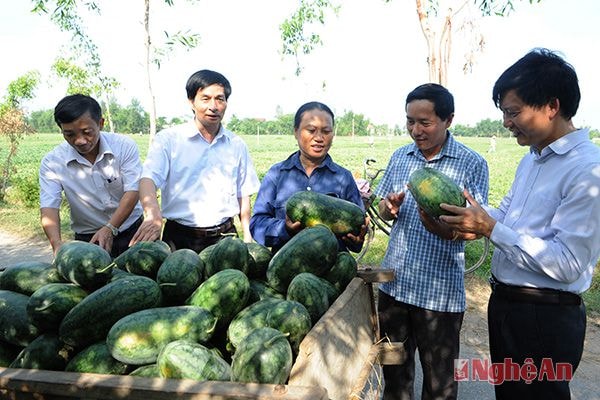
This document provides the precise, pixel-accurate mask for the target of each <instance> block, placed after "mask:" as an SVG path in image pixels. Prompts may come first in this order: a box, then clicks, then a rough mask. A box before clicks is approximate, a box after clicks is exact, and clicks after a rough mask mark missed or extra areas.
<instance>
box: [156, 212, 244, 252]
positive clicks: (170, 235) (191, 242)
mask: <svg viewBox="0 0 600 400" xmlns="http://www.w3.org/2000/svg"><path fill="white" fill-rule="evenodd" d="M232 235H233V236H236V237H237V236H238V233H237V230H236V229H235V225H234V224H233V218H230V219H228V220H227V221H225V222H224V223H222V224H221V225H217V226H212V227H208V228H193V227H189V226H185V225H182V224H179V223H177V222H175V221H171V220H167V222H166V223H165V229H164V230H163V234H162V240H163V242H165V243H167V244H168V245H169V246H170V247H171V250H172V251H175V250H178V249H192V250H194V251H195V252H196V253H200V252H201V251H202V250H204V249H205V248H207V247H208V246H210V245H213V244H215V243H217V242H218V241H219V240H221V239H223V238H224V237H226V236H232Z"/></svg>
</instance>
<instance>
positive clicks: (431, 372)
mask: <svg viewBox="0 0 600 400" xmlns="http://www.w3.org/2000/svg"><path fill="white" fill-rule="evenodd" d="M378 295H379V299H378V311H379V324H380V333H381V337H382V338H384V339H383V340H388V339H389V340H390V341H392V342H402V343H404V348H405V350H406V357H407V359H406V361H405V362H404V363H403V364H401V365H384V367H383V376H384V379H385V391H384V399H385V400H390V399H391V400H396V399H402V400H408V399H413V398H414V379H415V351H416V350H417V349H418V350H419V359H420V361H421V366H422V369H423V389H422V392H421V398H422V399H423V400H430V399H456V397H457V395H458V382H457V381H455V380H454V360H455V359H456V358H458V356H459V347H460V328H461V326H462V320H463V315H464V313H450V312H437V311H431V310H426V309H424V308H420V307H415V306H412V305H409V304H405V303H402V302H398V301H396V300H395V299H394V298H393V297H391V296H389V295H387V294H385V293H383V292H382V291H379V293H378ZM386 336H387V338H385V337H386ZM513 400H514V399H513Z"/></svg>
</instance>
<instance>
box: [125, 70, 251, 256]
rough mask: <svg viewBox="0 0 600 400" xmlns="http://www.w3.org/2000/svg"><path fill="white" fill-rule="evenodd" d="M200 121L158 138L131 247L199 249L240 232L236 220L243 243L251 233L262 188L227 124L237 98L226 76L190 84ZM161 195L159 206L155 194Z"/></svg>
mask: <svg viewBox="0 0 600 400" xmlns="http://www.w3.org/2000/svg"><path fill="white" fill-rule="evenodd" d="M186 92H187V97H188V100H189V103H190V105H191V107H192V110H193V112H194V120H193V121H192V122H190V123H187V124H182V125H179V126H175V127H173V128H167V129H165V130H163V131H161V132H159V133H158V134H157V135H156V138H155V139H154V141H153V142H152V145H151V146H150V149H149V150H148V155H147V157H146V160H145V162H144V169H143V172H142V179H141V180H140V201H141V202H142V206H143V207H144V222H143V223H142V225H141V226H140V228H139V229H138V231H137V233H136V234H135V236H134V237H133V240H132V244H133V243H135V242H138V241H144V240H156V239H158V238H160V237H161V228H162V224H163V217H164V218H165V219H166V222H165V227H164V231H163V232H162V240H163V241H165V242H167V243H168V244H169V245H170V246H171V249H173V250H176V249H182V248H188V249H192V250H194V251H196V252H200V251H201V250H203V249H204V248H206V247H208V246H210V245H212V244H214V243H216V242H217V241H219V240H220V239H222V238H223V237H224V236H223V235H224V234H228V233H231V234H234V235H237V229H236V227H235V225H234V220H233V217H234V216H236V215H238V216H239V219H240V225H241V229H242V233H243V239H244V241H245V242H251V241H252V235H251V234H250V211H251V207H250V195H252V194H254V193H256V192H257V191H258V187H259V181H258V176H257V175H256V171H255V170H254V166H253V164H252V160H251V158H250V154H249V152H248V148H247V146H246V144H245V143H244V141H243V140H242V139H241V138H240V137H239V136H237V135H235V134H233V133H232V132H230V131H228V130H227V129H225V128H224V127H223V125H222V124H221V121H222V119H223V116H224V114H225V111H226V109H227V100H228V99H229V95H230V94H231V85H230V83H229V81H228V80H227V79H226V78H225V77H224V76H223V75H222V74H220V73H218V72H215V71H210V70H201V71H197V72H195V73H194V74H192V75H191V76H190V78H189V79H188V81H187V83H186ZM157 189H160V190H161V204H160V206H159V204H158V200H157V195H156V191H157Z"/></svg>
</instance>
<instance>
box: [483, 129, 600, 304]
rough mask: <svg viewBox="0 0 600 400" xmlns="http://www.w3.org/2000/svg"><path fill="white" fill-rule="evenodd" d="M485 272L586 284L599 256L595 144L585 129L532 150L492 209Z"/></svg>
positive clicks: (580, 288)
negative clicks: (489, 256) (488, 263)
mask: <svg viewBox="0 0 600 400" xmlns="http://www.w3.org/2000/svg"><path fill="white" fill-rule="evenodd" d="M488 211H489V212H490V215H491V216H492V217H494V218H495V219H496V220H497V221H498V223H497V224H496V226H495V227H494V230H493V231H492V234H491V237H490V239H491V241H492V243H493V244H494V245H495V246H496V250H495V251H494V257H493V259H492V273H493V274H494V275H495V277H496V278H497V279H498V280H499V281H501V282H503V283H506V284H510V285H519V286H529V287H537V288H551V289H559V290H565V291H569V292H573V293H582V292H584V291H585V290H587V289H588V288H589V286H590V284H591V281H592V273H593V270H594V267H595V265H596V262H597V261H598V257H599V256H600V148H599V147H598V146H596V145H595V144H593V143H592V142H591V141H590V140H589V132H588V130H587V129H581V130H577V131H574V132H571V133H569V134H568V135H565V136H563V137H562V138H560V139H558V140H556V141H555V142H553V143H552V144H550V145H549V146H547V147H545V148H544V149H543V150H542V152H541V154H538V153H537V152H535V151H531V152H530V153H529V154H527V155H526V156H525V157H524V158H523V159H522V160H521V163H520V164H519V167H518V168H517V172H516V176H515V180H514V182H513V185H512V187H511V189H510V191H509V193H508V194H507V196H506V197H505V198H504V199H503V200H502V202H501V204H500V207H499V208H498V209H488Z"/></svg>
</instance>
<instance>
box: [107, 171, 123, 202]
mask: <svg viewBox="0 0 600 400" xmlns="http://www.w3.org/2000/svg"><path fill="white" fill-rule="evenodd" d="M104 187H105V188H106V191H107V192H108V194H109V195H110V197H111V198H113V199H116V200H117V201H120V200H121V197H123V193H124V192H123V178H122V177H121V176H116V177H111V178H106V181H105V182H104Z"/></svg>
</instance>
